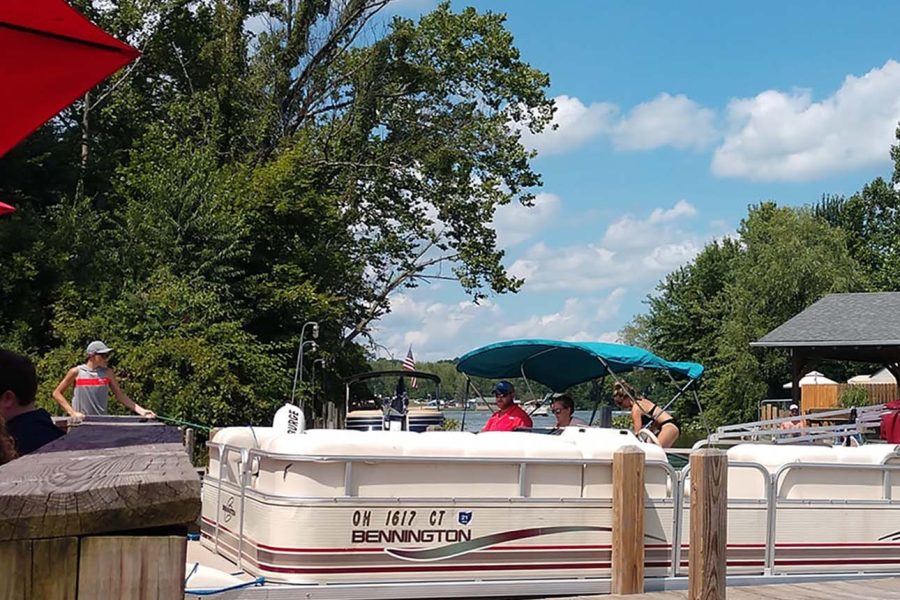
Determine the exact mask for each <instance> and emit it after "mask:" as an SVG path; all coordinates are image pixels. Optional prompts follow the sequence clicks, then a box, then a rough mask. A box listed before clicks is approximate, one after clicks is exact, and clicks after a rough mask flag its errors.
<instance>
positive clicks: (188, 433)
mask: <svg viewBox="0 0 900 600" xmlns="http://www.w3.org/2000/svg"><path fill="white" fill-rule="evenodd" d="M196 446H197V433H196V432H195V431H194V429H193V428H191V427H188V428H187V429H185V430H184V449H185V451H186V452H187V455H188V457H189V458H190V461H191V464H192V465H193V464H194V449H195V447H196Z"/></svg>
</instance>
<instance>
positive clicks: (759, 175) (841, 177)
mask: <svg viewBox="0 0 900 600" xmlns="http://www.w3.org/2000/svg"><path fill="white" fill-rule="evenodd" d="M467 5H472V6H475V7H476V8H478V9H479V10H480V11H485V10H490V11H494V12H500V13H505V14H506V15H507V16H508V21H507V26H508V28H509V29H510V31H512V33H513V34H514V36H515V43H516V45H517V46H518V48H519V49H520V51H521V55H522V58H523V60H525V61H526V62H528V63H530V64H531V65H532V66H535V67H537V68H540V69H541V70H543V71H545V72H547V73H548V74H549V75H550V80H551V85H550V88H549V90H548V95H549V96H550V97H553V98H555V100H556V106H557V110H556V116H555V123H556V124H557V126H558V128H557V129H556V130H555V131H552V132H545V133H542V134H540V135H538V136H534V137H531V136H530V137H526V138H524V139H523V141H524V142H525V143H526V145H527V146H528V147H530V148H533V149H535V150H537V151H538V157H537V158H536V159H535V160H534V161H533V167H534V169H535V170H536V171H537V172H539V173H540V174H541V175H542V178H543V183H544V185H543V187H542V188H541V189H539V190H536V192H537V194H538V196H537V199H536V202H535V206H534V207H533V208H530V209H529V208H525V207H522V206H520V205H509V206H504V207H501V208H500V209H499V210H498V212H497V214H496V216H495V219H494V225H495V228H496V229H497V232H498V241H499V243H500V245H501V247H503V248H504V250H505V251H506V257H505V261H504V264H505V266H506V267H507V268H508V270H509V271H510V272H511V273H512V274H514V275H516V276H519V277H524V279H525V284H524V285H523V286H522V288H521V289H520V291H519V292H518V293H517V294H505V295H499V296H498V295H492V296H489V298H488V299H487V300H482V301H480V302H479V303H478V304H474V303H473V302H472V301H471V299H470V298H468V297H467V296H466V295H465V294H464V293H463V292H462V290H461V289H460V288H459V286H458V285H457V284H455V283H454V282H452V281H435V282H432V283H430V284H425V285H422V286H420V287H418V288H415V289H412V290H405V291H403V292H402V293H399V294H396V295H395V296H393V298H392V301H391V313H390V314H389V315H388V316H386V317H385V318H383V319H382V320H381V321H380V322H378V323H377V324H376V327H375V330H374V333H373V335H374V340H375V342H376V344H377V346H376V356H377V357H382V358H383V357H393V358H402V357H403V356H405V355H406V353H407V351H408V349H409V348H412V351H413V353H414V355H415V357H416V359H417V360H427V361H434V360H440V359H451V358H454V357H458V356H461V355H462V354H464V353H465V352H467V351H469V350H472V349H474V348H477V347H479V346H481V345H484V344H488V343H492V342H496V341H500V340H507V339H515V338H524V337H544V338H552V339H562V340H602V341H618V337H617V336H618V332H620V331H621V330H622V327H623V326H625V325H626V324H628V323H629V322H630V321H631V320H632V319H633V318H634V316H635V315H637V314H641V313H645V312H646V304H645V300H646V298H647V295H648V294H651V293H653V291H654V289H655V287H656V285H657V284H658V282H659V281H660V280H662V279H663V278H664V277H665V276H666V274H667V273H670V272H671V271H673V270H675V269H677V268H678V267H680V266H682V265H684V264H687V263H689V262H690V261H691V260H692V259H693V258H694V257H695V256H696V255H697V253H698V252H699V251H700V250H701V249H702V248H703V246H704V245H705V244H707V243H709V242H710V241H712V240H714V239H720V238H722V237H724V236H729V235H734V234H735V231H736V229H737V227H738V226H739V224H740V221H741V219H742V218H743V217H745V216H746V214H747V207H748V206H749V205H752V204H756V203H758V202H761V201H764V200H773V201H775V202H777V203H778V204H779V205H782V206H801V205H804V204H807V205H808V204H814V203H816V202H817V201H819V200H820V199H821V198H822V196H823V195H824V194H843V195H850V194H853V193H854V192H856V191H859V190H860V189H861V188H862V187H863V185H865V184H866V183H868V182H869V181H871V180H872V179H874V178H875V177H878V176H882V177H885V178H887V179H889V178H890V176H891V174H892V172H893V163H892V161H891V159H890V154H889V152H890V147H891V145H892V144H893V143H895V142H896V138H895V129H896V127H897V124H898V121H900V37H898V36H897V29H896V24H897V23H900V2H896V1H893V0H891V1H884V0H869V1H866V2H859V3H848V2H837V1H823V0H817V1H803V0H792V1H791V2H784V1H783V0H782V1H780V2H768V1H760V0H757V1H755V2H752V3H723V2H720V1H716V2H712V1H709V2H699V1H698V2H688V1H686V2H650V1H644V0H638V1H634V0H630V1H628V2H626V1H624V0H622V1H616V2H613V1H605V2H599V1H593V0H557V1H556V2H550V1H549V0H540V1H539V0H505V1H502V0H496V1H494V0H483V1H474V0H470V1H469V2H453V7H454V9H460V8H462V7H464V6H467ZM434 6H436V2H433V1H432V0H397V4H396V6H394V7H393V9H392V10H394V11H396V12H398V13H400V14H403V15H405V16H411V17H414V16H416V15H417V14H421V13H422V12H427V11H428V10H430V9H431V8H433V7H434ZM665 358H669V359H672V360H679V359H681V358H683V357H665Z"/></svg>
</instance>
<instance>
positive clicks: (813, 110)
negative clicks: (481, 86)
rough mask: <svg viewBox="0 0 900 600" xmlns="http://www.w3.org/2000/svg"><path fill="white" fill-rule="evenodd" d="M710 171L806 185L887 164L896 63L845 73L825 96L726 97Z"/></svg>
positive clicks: (898, 94)
mask: <svg viewBox="0 0 900 600" xmlns="http://www.w3.org/2000/svg"><path fill="white" fill-rule="evenodd" d="M727 113H728V122H729V130H728V133H727V135H726V137H725V140H724V142H723V143H722V144H721V145H720V146H719V147H718V148H717V149H716V151H715V155H714V157H713V161H712V170H713V173H715V174H716V175H719V176H722V177H743V178H748V179H754V180H764V181H774V180H786V181H790V180H796V181H799V180H810V179H815V178H817V177H820V176H823V175H826V174H830V173H834V172H838V171H849V170H852V169H856V168H859V167H863V166H870V165H877V164H881V163H887V162H889V156H888V149H889V148H890V146H891V143H892V142H893V141H894V132H895V128H896V126H897V121H898V120H900V63H898V62H896V61H893V60H889V61H888V62H886V63H885V64H884V66H882V67H881V68H877V69H872V70H871V71H869V72H868V73H866V74H865V75H863V76H862V77H855V76H852V75H849V76H847V78H846V79H845V80H844V83H843V85H842V86H841V87H840V89H838V90H837V91H836V92H835V93H834V94H833V95H832V96H830V97H828V98H825V99H824V100H822V101H819V102H814V101H813V99H812V94H811V92H810V91H809V90H796V91H793V92H791V93H785V92H780V91H776V90H768V91H765V92H762V93H760V94H758V95H756V96H755V97H753V98H740V99H735V100H732V101H731V102H730V103H729V105H728V108H727Z"/></svg>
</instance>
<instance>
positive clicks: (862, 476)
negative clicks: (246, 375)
mask: <svg viewBox="0 0 900 600" xmlns="http://www.w3.org/2000/svg"><path fill="white" fill-rule="evenodd" d="M220 435H221V434H220ZM244 437H247V436H244ZM247 439H255V440H256V441H255V442H249V441H247V440H245V439H244V438H243V437H242V434H240V432H233V435H231V437H229V436H227V435H226V436H223V437H221V438H220V437H218V436H217V438H216V441H218V443H216V441H214V442H213V443H212V444H211V446H210V459H211V460H210V473H209V475H208V476H207V477H206V478H205V480H204V486H203V492H202V493H203V515H202V527H201V533H202V538H201V539H202V543H203V544H204V545H205V546H206V547H207V548H209V549H211V550H213V551H215V552H217V553H218V554H220V555H222V556H224V557H226V558H229V559H231V560H233V561H234V562H236V563H238V564H239V565H240V567H241V568H242V569H243V570H245V571H246V572H247V573H250V574H252V575H255V576H265V577H266V579H267V580H269V581H276V582H285V583H306V584H327V583H367V582H369V583H371V582H380V583H390V582H397V583H400V582H435V581H447V582H453V581H471V580H479V581H500V580H509V579H515V580H528V579H535V580H542V581H546V580H548V579H556V578H558V579H559V580H572V579H573V578H597V579H605V578H608V577H609V576H610V569H611V559H612V550H613V549H612V529H611V520H612V464H611V463H612V460H611V459H612V455H613V453H614V452H615V450H616V449H618V448H620V447H622V446H623V445H637V446H639V447H640V448H641V449H643V450H644V451H645V454H646V464H645V491H646V496H645V513H644V524H645V538H644V552H645V576H646V577H647V578H648V580H652V579H658V578H665V577H671V576H678V575H684V574H686V573H687V559H688V554H689V546H690V536H689V530H690V523H689V522H690V515H689V507H690V498H689V497H688V495H689V490H690V482H689V471H688V470H685V471H684V472H677V471H675V470H674V469H672V468H671V467H670V466H669V465H668V463H667V462H666V461H665V456H664V454H663V453H662V451H661V450H660V449H659V448H657V447H655V446H650V445H647V444H641V443H639V442H637V440H636V439H634V437H633V436H632V435H631V434H630V433H628V432H615V431H612V430H610V431H606V432H605V431H601V430H587V429H579V428H569V429H567V430H566V431H565V432H563V435H562V436H558V437H556V436H543V435H539V434H533V433H492V434H478V435H477V436H476V435H474V434H463V433H458V432H429V433H424V434H416V433H412V432H367V433H361V432H348V431H344V432H318V433H316V432H309V433H308V434H305V435H303V436H294V439H287V438H285V436H274V435H271V436H270V435H269V434H268V433H266V432H261V431H260V430H257V431H256V432H255V434H254V437H252V438H247ZM251 443H253V444H258V445H259V446H260V447H253V446H251V445H250V444H251ZM769 448H774V447H769ZM776 449H777V450H778V451H779V452H785V451H786V452H788V453H790V452H794V451H793V450H785V449H784V448H783V447H780V448H776ZM845 450H847V451H849V450H859V449H845ZM742 451H743V452H744V454H741V452H742ZM742 451H738V452H735V453H733V454H732V456H731V457H730V460H731V463H730V467H729V502H728V533H727V535H728V542H727V545H728V547H727V568H728V574H729V576H734V575H763V574H766V575H771V574H773V573H776V572H777V573H784V574H786V573H791V574H800V573H838V572H871V573H877V572H897V571H900V502H898V501H894V500H893V499H892V498H893V497H894V496H897V497H900V489H898V488H900V473H897V474H896V476H895V475H894V473H893V471H892V469H893V468H900V467H898V464H897V461H898V460H900V458H898V457H897V455H896V453H894V452H893V449H892V448H889V447H886V446H885V447H882V448H881V449H880V450H878V449H876V450H866V451H864V452H858V453H855V454H854V453H852V452H851V453H847V452H846V451H844V450H842V451H841V452H843V454H840V456H838V455H829V454H827V453H824V454H823V452H824V451H819V450H817V451H816V452H819V454H821V456H819V455H810V456H808V457H807V462H806V464H805V465H804V466H805V467H809V468H801V467H797V466H793V467H792V466H790V462H787V463H784V462H780V461H782V459H783V458H785V457H781V458H779V457H778V456H774V458H773V456H770V455H768V454H766V453H767V452H770V451H769V449H768V448H761V449H758V448H749V449H747V448H745V449H744V450H742ZM835 456H837V458H842V457H843V458H847V457H849V458H851V459H854V460H858V461H859V464H858V465H855V466H854V465H853V464H852V463H845V462H835V463H834V464H833V465H829V464H825V465H824V466H821V467H814V465H817V464H819V462H816V461H822V460H826V459H829V458H835ZM787 458H790V457H787ZM751 459H753V460H751ZM772 461H774V463H773V462H772ZM770 463H772V464H770ZM775 463H777V464H775ZM785 465H788V466H787V467H786V468H785ZM848 466H849V469H848V468H847V467H848ZM773 478H774V480H776V483H775V485H776V488H777V489H775V488H772V487H771V485H772V482H773ZM895 478H896V479H897V482H896V483H895V482H894V479H895ZM773 489H775V491H776V493H775V494H774V496H772V491H773ZM770 496H772V497H775V498H776V500H775V502H774V503H772V502H770V500H769V498H770Z"/></svg>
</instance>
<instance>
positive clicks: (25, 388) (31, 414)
mask: <svg viewBox="0 0 900 600" xmlns="http://www.w3.org/2000/svg"><path fill="white" fill-rule="evenodd" d="M37 387H38V386H37V371H36V370H35V368H34V363H32V362H31V361H30V360H29V359H28V358H26V357H24V356H21V355H19V354H16V353H14V352H8V351H6V350H0V417H2V418H3V420H4V421H6V430H7V432H8V433H9V435H10V437H12V439H13V441H14V442H15V444H16V452H17V454H18V455H19V456H23V455H25V454H29V453H31V452H34V451H35V450H37V449H38V448H40V447H41V446H43V445H45V444H49V443H50V442H52V441H53V440H55V439H57V438H59V437H62V436H63V431H62V429H60V428H59V427H57V426H56V425H54V424H53V419H51V418H50V413H48V412H47V411H46V410H44V409H43V408H37V407H36V406H35V405H34V401H35V397H36V396H37Z"/></svg>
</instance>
